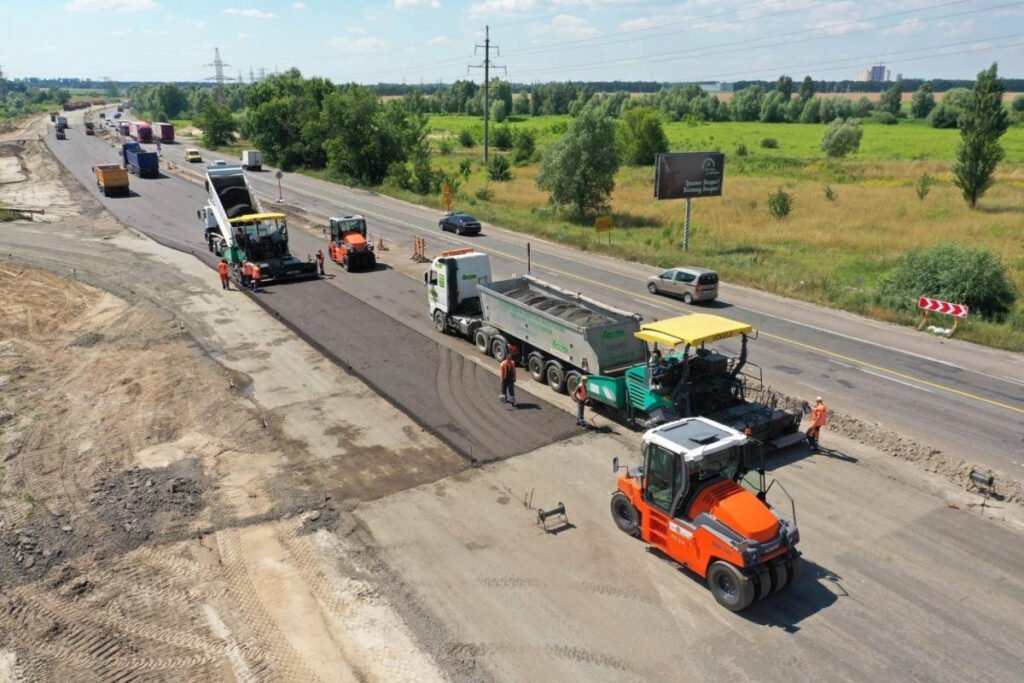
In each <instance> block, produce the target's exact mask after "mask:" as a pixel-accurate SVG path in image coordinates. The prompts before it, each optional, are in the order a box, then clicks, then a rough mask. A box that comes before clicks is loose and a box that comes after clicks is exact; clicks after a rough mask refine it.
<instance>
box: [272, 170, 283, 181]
mask: <svg viewBox="0 0 1024 683" xmlns="http://www.w3.org/2000/svg"><path fill="white" fill-rule="evenodd" d="M274 177H275V178H277V179H278V180H280V179H281V178H284V173H281V172H280V171H278V172H277V173H275V174H274Z"/></svg>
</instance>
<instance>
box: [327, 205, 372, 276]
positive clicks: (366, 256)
mask: <svg viewBox="0 0 1024 683" xmlns="http://www.w3.org/2000/svg"><path fill="white" fill-rule="evenodd" d="M329 230H330V234H329V235H328V236H327V245H328V246H327V250H328V253H330V255H331V260H332V261H334V262H335V263H340V264H341V265H342V266H343V267H344V268H345V270H347V271H349V272H351V271H353V270H373V269H374V268H376V267H377V256H376V255H375V254H374V253H373V243H372V242H371V241H369V240H368V239H367V236H366V219H365V218H363V217H362V216H341V217H335V218H331V219H330V223H329Z"/></svg>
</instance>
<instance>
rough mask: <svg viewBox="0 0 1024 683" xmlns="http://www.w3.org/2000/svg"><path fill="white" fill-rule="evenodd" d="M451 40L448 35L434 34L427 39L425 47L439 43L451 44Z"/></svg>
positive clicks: (439, 44) (436, 45)
mask: <svg viewBox="0 0 1024 683" xmlns="http://www.w3.org/2000/svg"><path fill="white" fill-rule="evenodd" d="M451 44H452V40H451V38H449V37H448V36H434V37H433V38H431V39H430V40H428V41H427V47H438V46H441V45H451Z"/></svg>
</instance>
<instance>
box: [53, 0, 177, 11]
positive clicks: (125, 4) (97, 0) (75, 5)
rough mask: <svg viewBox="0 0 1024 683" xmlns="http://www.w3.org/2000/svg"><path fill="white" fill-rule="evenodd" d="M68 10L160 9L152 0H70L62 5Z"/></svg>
mask: <svg viewBox="0 0 1024 683" xmlns="http://www.w3.org/2000/svg"><path fill="white" fill-rule="evenodd" d="M64 9H66V10H67V11H69V12H94V11H100V10H102V11H104V12H148V11H150V10H155V9H160V5H158V4H156V2H154V0H71V2H69V3H67V4H66V5H64Z"/></svg>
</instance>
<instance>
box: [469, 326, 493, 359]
mask: <svg viewBox="0 0 1024 683" xmlns="http://www.w3.org/2000/svg"><path fill="white" fill-rule="evenodd" d="M473 343H474V344H476V350H477V351H479V352H480V353H482V354H484V355H485V356H489V355H491V340H490V338H489V337H488V336H487V333H486V332H484V331H483V330H477V331H476V334H475V335H473Z"/></svg>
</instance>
